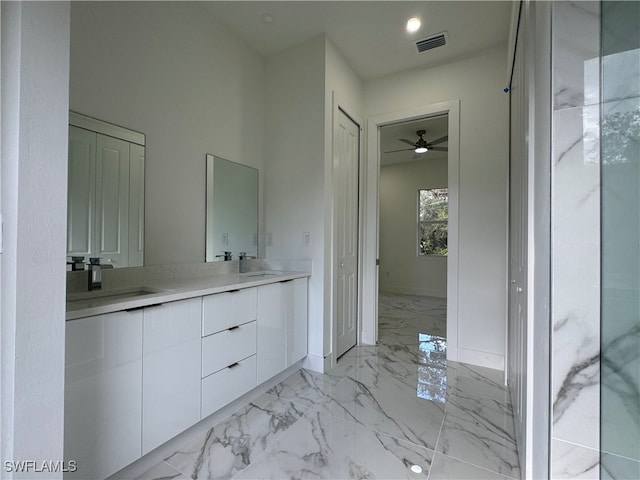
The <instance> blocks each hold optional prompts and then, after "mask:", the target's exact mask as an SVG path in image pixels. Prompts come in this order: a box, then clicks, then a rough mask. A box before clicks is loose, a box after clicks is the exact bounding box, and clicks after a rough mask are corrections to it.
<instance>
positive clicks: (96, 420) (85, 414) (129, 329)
mask: <svg viewBox="0 0 640 480" xmlns="http://www.w3.org/2000/svg"><path fill="white" fill-rule="evenodd" d="M65 365H66V366H65V416H64V419H65V430H64V453H65V459H66V460H67V461H69V460H75V461H77V462H78V470H77V471H76V472H70V473H68V474H65V478H78V479H86V478H106V477H108V476H109V475H111V474H113V473H115V472H117V471H118V470H120V469H121V468H123V467H125V466H126V465H128V464H130V463H131V462H133V461H135V460H137V459H138V458H139V457H140V455H141V447H140V438H141V434H142V410H141V408H142V312H140V311H138V312H131V313H128V312H117V313H112V314H109V315H101V316H96V317H89V318H83V319H78V320H73V321H70V322H67V324H66V362H65Z"/></svg>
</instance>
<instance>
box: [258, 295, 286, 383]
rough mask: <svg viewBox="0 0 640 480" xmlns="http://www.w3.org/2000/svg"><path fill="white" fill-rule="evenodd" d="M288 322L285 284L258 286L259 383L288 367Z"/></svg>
mask: <svg viewBox="0 0 640 480" xmlns="http://www.w3.org/2000/svg"><path fill="white" fill-rule="evenodd" d="M285 346H286V323H285V316H284V305H283V284H282V283H273V284H270V285H263V286H260V287H258V350H257V356H258V383H259V384H260V383H262V382H264V381H265V380H268V379H269V378H271V377H273V376H274V375H276V374H278V373H280V372H281V371H282V370H284V369H285V367H286V358H285V357H286V347H285Z"/></svg>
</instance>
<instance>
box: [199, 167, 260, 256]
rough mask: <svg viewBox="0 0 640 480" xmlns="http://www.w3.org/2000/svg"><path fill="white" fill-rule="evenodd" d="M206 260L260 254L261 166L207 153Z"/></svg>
mask: <svg viewBox="0 0 640 480" xmlns="http://www.w3.org/2000/svg"><path fill="white" fill-rule="evenodd" d="M206 232H207V233H206V236H207V238H206V251H205V259H206V261H207V262H213V261H215V260H222V259H224V255H225V252H231V255H232V258H233V259H237V258H238V254H239V253H240V252H246V253H247V255H249V256H251V257H256V256H257V255H258V170H256V169H255V168H252V167H248V166H247V165H241V164H239V163H235V162H231V161H229V160H225V159H224V158H220V157H215V156H213V155H210V154H207V230H206Z"/></svg>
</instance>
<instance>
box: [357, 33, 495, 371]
mask: <svg viewBox="0 0 640 480" xmlns="http://www.w3.org/2000/svg"><path fill="white" fill-rule="evenodd" d="M505 57H506V45H502V46H498V47H494V48H491V49H488V50H486V51H485V52H483V53H481V54H479V55H477V56H475V57H473V58H468V59H463V60H460V61H458V62H454V63H450V64H447V65H443V66H440V67H435V68H431V69H425V70H414V71H411V72H405V73H399V74H394V75H390V76H387V77H384V78H381V79H377V80H373V81H371V82H369V83H367V84H366V85H365V89H364V95H365V112H366V115H367V117H369V116H373V115H378V114H381V113H385V112H393V111H398V110H403V109H409V108H412V107H415V106H416V105H429V104H433V103H437V102H441V101H445V100H451V99H460V178H459V182H460V183H459V185H460V215H459V271H458V288H459V304H458V332H459V333H458V345H457V347H458V352H459V357H458V359H459V360H460V361H464V362H469V363H476V364H481V365H485V366H491V367H494V368H501V369H502V368H504V353H505V352H504V346H505V318H506V286H507V275H506V272H507V269H506V255H507V245H506V239H507V180H508V179H507V175H508V96H507V95H506V94H504V93H503V92H502V89H503V88H504V81H505V75H506V68H507V65H506V62H505Z"/></svg>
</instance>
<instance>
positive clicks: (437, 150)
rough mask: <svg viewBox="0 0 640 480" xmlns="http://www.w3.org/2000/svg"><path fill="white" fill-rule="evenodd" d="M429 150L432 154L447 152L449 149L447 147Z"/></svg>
mask: <svg viewBox="0 0 640 480" xmlns="http://www.w3.org/2000/svg"><path fill="white" fill-rule="evenodd" d="M429 150H433V151H434V152H448V151H449V149H448V148H447V147H431V148H430V149H429Z"/></svg>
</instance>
